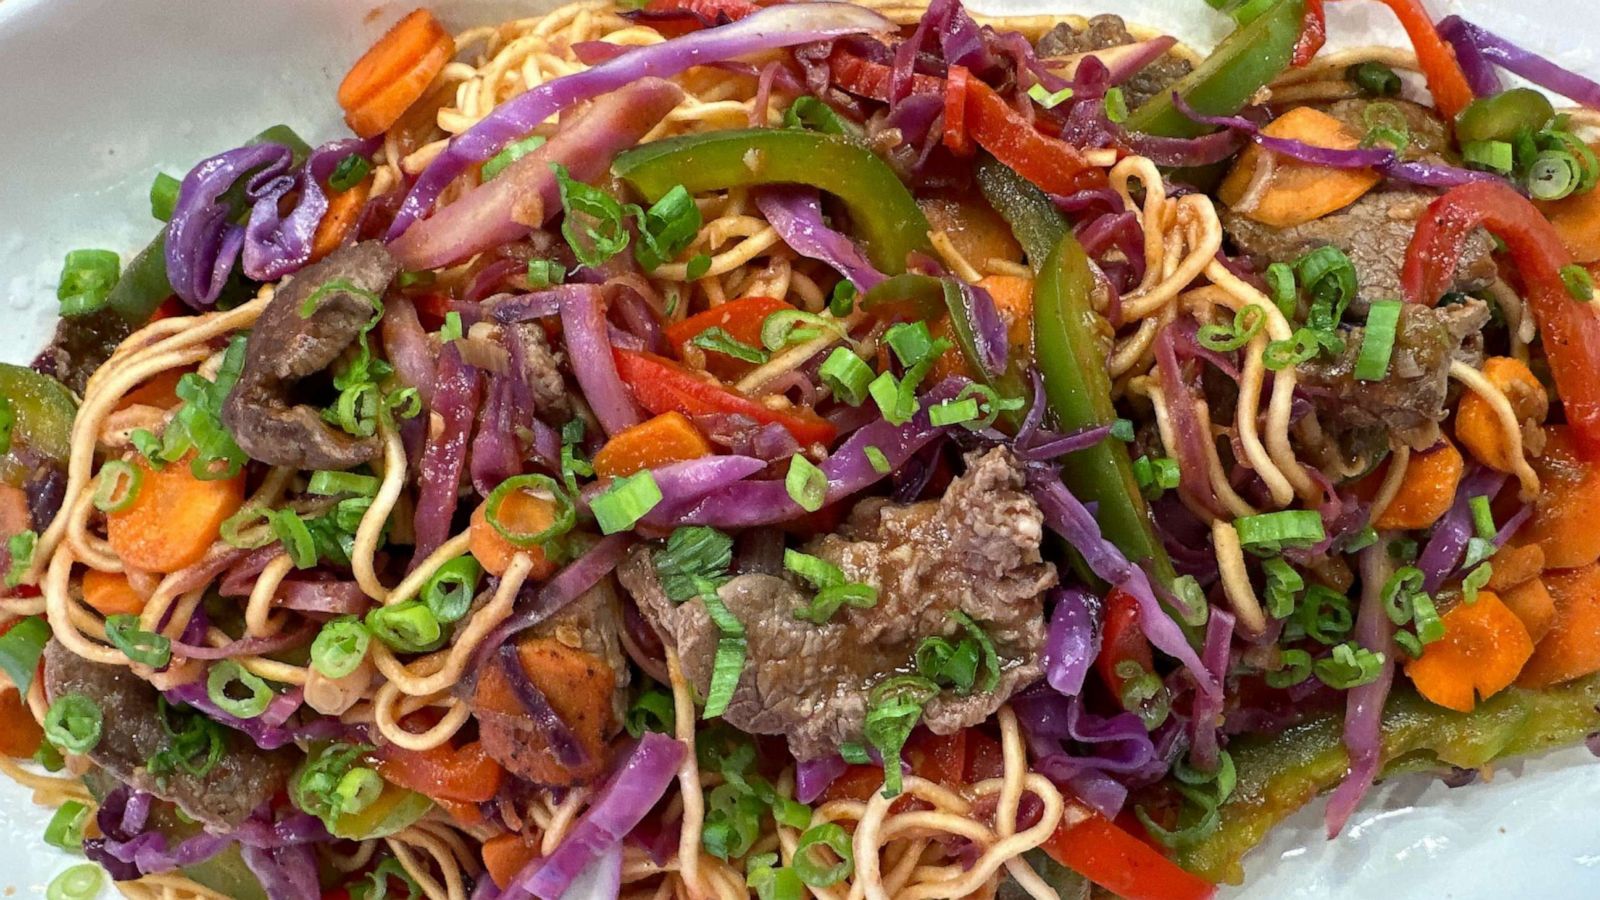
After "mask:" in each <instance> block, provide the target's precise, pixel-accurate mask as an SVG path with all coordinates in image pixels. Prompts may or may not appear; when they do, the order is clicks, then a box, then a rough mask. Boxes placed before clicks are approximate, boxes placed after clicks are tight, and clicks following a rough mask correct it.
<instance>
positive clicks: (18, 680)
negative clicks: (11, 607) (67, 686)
mask: <svg viewBox="0 0 1600 900" xmlns="http://www.w3.org/2000/svg"><path fill="white" fill-rule="evenodd" d="M49 640H50V626H49V625H48V624H46V623H45V621H44V619H42V618H40V617H39V616H27V617H25V618H22V619H18V620H17V623H16V624H15V625H12V626H11V630H9V631H7V632H6V633H5V634H0V671H4V672H5V673H6V677H7V678H9V679H10V680H11V686H12V687H14V688H16V689H17V693H18V694H19V695H21V696H27V694H28V689H29V688H30V687H32V686H33V676H34V673H35V672H38V671H39V657H40V656H41V655H42V654H43V653H44V645H45V644H46V643H47V642H49Z"/></svg>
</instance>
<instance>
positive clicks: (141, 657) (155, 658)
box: [106, 613, 172, 669]
mask: <svg viewBox="0 0 1600 900" xmlns="http://www.w3.org/2000/svg"><path fill="white" fill-rule="evenodd" d="M106 640H108V641H110V642H111V645H112V646H113V647H116V648H117V649H118V650H121V651H122V655H124V656H126V657H127V658H129V659H131V660H133V661H134V662H136V663H139V664H141V665H146V666H149V667H150V668H152V669H159V668H161V667H162V666H165V665H166V664H167V662H168V660H170V659H172V641H170V640H168V639H167V636H166V635H163V634H157V633H156V632H153V631H145V630H144V629H142V628H140V627H139V617H138V616H136V615H131V614H127V613H124V614H120V615H115V616H107V617H106Z"/></svg>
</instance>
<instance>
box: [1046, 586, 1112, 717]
mask: <svg viewBox="0 0 1600 900" xmlns="http://www.w3.org/2000/svg"><path fill="white" fill-rule="evenodd" d="M1050 600H1051V602H1052V603H1053V604H1054V607H1055V608H1054V610H1053V611H1052V612H1051V614H1050V630H1049V632H1048V633H1047V634H1046V636H1045V644H1044V677H1045V680H1046V681H1047V682H1049V683H1050V686H1051V687H1052V688H1055V690H1056V692H1057V693H1059V694H1061V695H1062V696H1065V697H1075V696H1077V695H1078V692H1079V691H1082V690H1083V682H1084V679H1085V678H1087V677H1088V675H1089V667H1090V666H1092V665H1093V664H1094V659H1095V657H1096V656H1099V655H1100V623H1099V618H1100V615H1099V609H1098V604H1097V603H1095V601H1094V600H1093V599H1092V598H1091V597H1090V595H1089V592H1088V591H1085V590H1083V589H1082V588H1063V589H1059V590H1055V591H1051V597H1050Z"/></svg>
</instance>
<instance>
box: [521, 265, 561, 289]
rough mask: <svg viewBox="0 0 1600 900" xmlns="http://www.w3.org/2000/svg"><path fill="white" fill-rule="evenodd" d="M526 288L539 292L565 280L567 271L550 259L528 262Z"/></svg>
mask: <svg viewBox="0 0 1600 900" xmlns="http://www.w3.org/2000/svg"><path fill="white" fill-rule="evenodd" d="M527 278H528V288H529V290H535V291H537V290H539V289H541V288H547V287H549V286H550V285H552V284H560V283H562V282H563V281H566V280H567V270H566V269H565V268H563V267H562V266H561V264H560V263H558V262H556V261H555V260H551V259H530V260H528V274H527Z"/></svg>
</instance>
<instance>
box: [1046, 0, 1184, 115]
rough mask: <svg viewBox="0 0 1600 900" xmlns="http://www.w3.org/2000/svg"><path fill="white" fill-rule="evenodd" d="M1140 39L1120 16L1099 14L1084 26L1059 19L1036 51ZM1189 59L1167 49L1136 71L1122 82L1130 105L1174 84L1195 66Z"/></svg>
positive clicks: (1053, 52)
mask: <svg viewBox="0 0 1600 900" xmlns="http://www.w3.org/2000/svg"><path fill="white" fill-rule="evenodd" d="M1137 40H1138V39H1137V38H1135V37H1134V36H1133V35H1132V34H1131V33H1129V31H1128V26H1127V24H1126V23H1125V22H1123V21H1122V17H1121V16H1113V15H1100V16H1095V17H1094V18H1092V19H1090V20H1089V23H1088V26H1087V27H1086V28H1083V29H1082V30H1079V29H1076V28H1073V27H1072V26H1071V25H1068V24H1067V23H1065V22H1062V23H1060V24H1059V25H1057V26H1056V27H1055V28H1053V29H1051V30H1050V31H1049V32H1047V33H1045V35H1044V36H1043V37H1041V38H1039V42H1038V44H1037V45H1035V47H1034V52H1035V53H1037V54H1039V56H1041V57H1063V56H1075V55H1077V54H1079V53H1089V52H1092V51H1095V50H1107V49H1110V48H1112V47H1121V46H1123V45H1125V44H1132V43H1134V42H1136V41H1137ZM1193 68H1194V67H1193V66H1191V65H1190V64H1189V61H1188V60H1186V59H1179V58H1178V57H1176V56H1173V55H1172V54H1170V53H1168V54H1165V55H1163V56H1162V57H1161V58H1160V59H1158V60H1156V61H1155V62H1153V63H1151V64H1150V65H1148V66H1145V67H1144V69H1143V70H1141V71H1140V72H1139V73H1138V74H1137V75H1134V76H1133V77H1132V78H1130V79H1128V81H1127V82H1126V83H1124V84H1123V85H1122V91H1123V95H1124V97H1125V98H1126V99H1127V101H1128V106H1130V107H1137V106H1138V105H1139V104H1141V103H1144V102H1145V101H1146V100H1149V99H1150V98H1152V97H1155V96H1156V95H1158V94H1161V93H1162V92H1164V91H1165V90H1166V89H1167V88H1170V87H1172V86H1173V85H1174V84H1176V83H1177V82H1178V81H1179V80H1181V79H1182V78H1183V77H1184V76H1185V75H1188V74H1189V72H1190V71H1192V70H1193Z"/></svg>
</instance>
